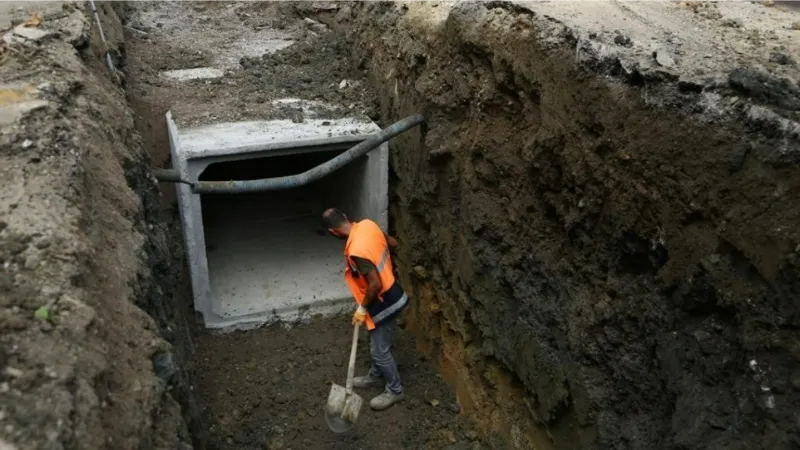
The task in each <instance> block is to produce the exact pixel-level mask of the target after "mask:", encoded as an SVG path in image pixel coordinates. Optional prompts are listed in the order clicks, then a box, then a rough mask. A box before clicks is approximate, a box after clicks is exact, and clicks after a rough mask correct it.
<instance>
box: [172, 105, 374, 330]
mask: <svg viewBox="0 0 800 450" xmlns="http://www.w3.org/2000/svg"><path fill="white" fill-rule="evenodd" d="M320 114H321V113H320ZM318 115H319V114H318ZM167 130H168V132H169V138H170V147H171V149H172V165H173V168H174V170H176V171H177V172H178V173H180V175H181V178H182V179H185V180H195V181H223V182H224V181H231V180H239V181H243V180H256V179H264V178H275V177H283V176H290V175H296V174H299V173H304V172H306V171H307V170H309V169H311V168H313V167H316V166H318V165H320V164H322V163H324V162H327V161H328V160H330V159H332V158H335V157H336V156H337V155H339V154H341V153H343V152H344V151H346V150H348V149H350V148H351V147H352V146H354V145H356V144H358V143H360V142H362V141H363V140H364V139H366V138H368V137H370V136H372V135H374V134H375V133H378V132H380V131H381V129H380V127H378V126H377V125H375V124H374V123H373V122H371V121H370V120H369V119H366V118H344V119H325V118H324V117H320V118H316V119H306V120H304V121H303V122H300V123H295V122H293V121H291V120H265V121H246V122H221V123H211V124H205V125H195V126H189V127H187V128H182V127H179V125H178V124H176V123H175V121H174V120H173V119H172V115H171V113H167ZM388 160H389V146H388V144H387V143H385V142H384V143H382V144H380V146H379V147H377V148H375V149H374V150H372V151H370V152H369V153H367V154H366V155H364V156H362V157H360V158H357V159H356V160H354V161H351V162H350V163H349V164H347V165H345V166H344V167H342V168H340V169H338V170H336V171H334V172H332V173H330V174H328V175H327V176H325V177H323V178H321V179H317V180H316V181H314V182H312V183H309V184H306V185H301V186H298V187H295V188H291V189H285V190H273V191H263V192H255V193H246V194H245V193H226V194H198V193H195V192H194V190H193V189H192V187H191V186H190V185H187V184H183V183H179V184H176V190H177V198H178V206H179V212H180V217H181V225H182V227H183V233H184V239H185V245H186V253H187V257H188V262H189V269H190V275H191V281H192V297H193V301H194V309H195V311H197V312H198V313H199V314H200V316H201V317H202V321H203V323H204V325H205V326H206V327H208V328H216V329H226V330H228V329H246V328H251V327H255V326H260V325H264V324H267V323H270V322H273V321H276V320H280V321H284V322H291V321H295V320H297V319H302V318H303V317H304V316H310V315H315V314H322V315H332V314H337V313H339V312H342V311H343V310H346V309H349V308H350V307H351V306H352V300H351V299H350V294H349V292H348V290H347V287H346V285H345V283H344V280H343V275H342V274H343V270H344V260H343V250H344V242H343V241H341V240H338V239H335V238H333V237H331V236H329V235H327V234H326V233H325V230H323V227H322V223H321V215H322V212H323V211H324V209H325V208H328V207H337V208H340V209H341V210H343V211H345V212H346V213H347V214H348V216H349V217H350V218H351V219H353V220H360V219H364V218H369V219H372V220H374V221H376V222H377V223H378V224H380V226H381V227H383V228H384V229H385V228H386V226H387V222H388V211H387V209H388V203H389V196H388V189H389V187H388V178H389V163H388Z"/></svg>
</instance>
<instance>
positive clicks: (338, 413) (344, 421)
mask: <svg viewBox="0 0 800 450" xmlns="http://www.w3.org/2000/svg"><path fill="white" fill-rule="evenodd" d="M359 325H360V324H356V326H355V328H354V329H353V347H352V349H351V350H350V364H349V365H348V366H347V387H342V386H339V385H338V384H336V383H333V384H332V385H331V392H330V394H328V404H327V405H326V406H325V422H327V423H328V428H330V429H331V431H333V432H334V433H344V432H345V431H349V430H350V429H351V428H353V426H354V425H355V424H356V422H358V414H359V413H360V412H361V404H362V403H363V400H362V399H361V396H360V395H358V394H356V393H354V392H353V372H355V368H356V347H357V346H358V327H359Z"/></svg>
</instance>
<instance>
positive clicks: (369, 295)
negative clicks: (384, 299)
mask: <svg viewBox="0 0 800 450" xmlns="http://www.w3.org/2000/svg"><path fill="white" fill-rule="evenodd" d="M364 276H365V277H366V278H367V292H366V294H364V301H363V303H362V304H361V306H363V307H364V308H366V307H368V306H369V305H370V304H371V303H372V301H373V300H375V299H376V298H378V294H379V293H380V292H381V287H382V286H383V284H382V283H381V277H379V276H378V271H377V270H371V271H369V273H367V274H366V275H364Z"/></svg>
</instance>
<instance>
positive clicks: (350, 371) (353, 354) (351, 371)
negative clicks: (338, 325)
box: [345, 323, 361, 394]
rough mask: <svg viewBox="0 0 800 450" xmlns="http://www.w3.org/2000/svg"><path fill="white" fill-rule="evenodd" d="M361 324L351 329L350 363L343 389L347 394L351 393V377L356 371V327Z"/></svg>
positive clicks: (358, 325)
mask: <svg viewBox="0 0 800 450" xmlns="http://www.w3.org/2000/svg"><path fill="white" fill-rule="evenodd" d="M360 326H361V324H360V323H357V324H356V326H355V327H353V346H352V348H351V349H350V363H348V365H347V385H346V386H345V388H346V389H347V393H348V394H352V393H353V375H355V371H356V348H357V347H358V327H360Z"/></svg>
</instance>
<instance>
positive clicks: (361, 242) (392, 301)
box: [344, 219, 408, 330]
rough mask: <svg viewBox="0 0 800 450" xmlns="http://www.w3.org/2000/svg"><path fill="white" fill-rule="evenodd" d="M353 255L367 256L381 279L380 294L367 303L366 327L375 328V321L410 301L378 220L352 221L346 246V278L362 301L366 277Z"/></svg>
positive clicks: (358, 256)
mask: <svg viewBox="0 0 800 450" xmlns="http://www.w3.org/2000/svg"><path fill="white" fill-rule="evenodd" d="M351 256H355V257H357V258H363V259H366V260H368V261H370V262H371V263H372V264H374V265H375V268H376V270H377V271H378V276H379V277H380V279H381V291H380V292H379V293H378V298H377V299H376V300H373V301H372V303H370V305H369V306H368V307H367V321H366V322H367V329H368V330H374V329H375V325H376V324H379V323H381V322H383V321H384V320H386V319H388V318H390V317H392V316H394V315H395V314H397V313H399V312H400V311H401V310H402V309H403V308H405V306H406V305H407V304H408V295H406V293H405V291H403V289H402V288H401V287H400V284H399V283H397V280H395V278H394V273H393V272H392V257H391V255H390V254H389V244H388V243H387V242H386V236H385V235H384V234H383V230H381V228H380V227H379V226H378V224H377V223H375V222H373V221H371V220H369V219H365V220H362V221H361V222H355V223H353V228H352V229H351V230H350V236H349V237H348V238H347V243H346V244H345V246H344V258H345V262H346V264H345V271H344V280H345V282H347V286H348V287H350V291H351V292H352V293H353V297H355V300H356V302H357V303H358V304H359V305H360V304H361V303H362V302H363V301H364V296H365V295H366V293H367V280H366V277H364V276H362V275H361V274H360V273H359V272H358V269H357V268H356V264H355V261H353V259H352V258H351Z"/></svg>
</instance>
